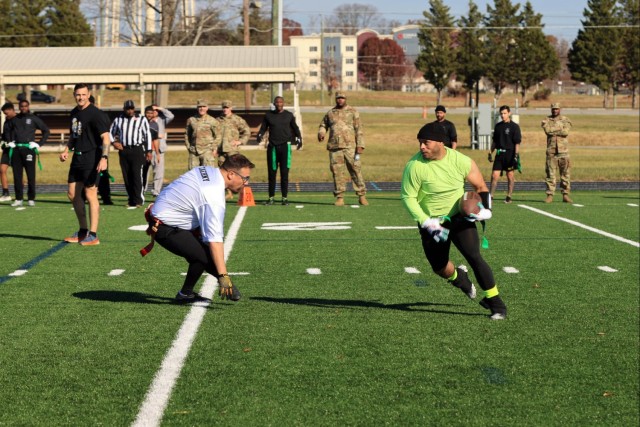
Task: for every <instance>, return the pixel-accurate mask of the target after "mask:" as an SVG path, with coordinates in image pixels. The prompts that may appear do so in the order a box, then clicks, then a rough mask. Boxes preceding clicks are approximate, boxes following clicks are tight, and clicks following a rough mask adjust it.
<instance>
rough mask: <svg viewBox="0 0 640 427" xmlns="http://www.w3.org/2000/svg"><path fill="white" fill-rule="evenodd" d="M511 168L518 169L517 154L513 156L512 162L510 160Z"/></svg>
mask: <svg viewBox="0 0 640 427" xmlns="http://www.w3.org/2000/svg"><path fill="white" fill-rule="evenodd" d="M511 167H513V168H514V169H517V168H518V153H516V154H514V155H513V160H511Z"/></svg>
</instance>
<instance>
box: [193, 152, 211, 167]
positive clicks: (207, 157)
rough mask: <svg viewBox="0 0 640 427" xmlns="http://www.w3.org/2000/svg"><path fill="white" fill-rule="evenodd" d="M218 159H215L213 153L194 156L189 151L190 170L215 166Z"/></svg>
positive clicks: (201, 153)
mask: <svg viewBox="0 0 640 427" xmlns="http://www.w3.org/2000/svg"><path fill="white" fill-rule="evenodd" d="M215 165H216V158H215V157H213V151H210V150H207V151H203V152H200V154H193V153H192V152H191V151H189V170H191V169H193V168H195V167H198V166H215Z"/></svg>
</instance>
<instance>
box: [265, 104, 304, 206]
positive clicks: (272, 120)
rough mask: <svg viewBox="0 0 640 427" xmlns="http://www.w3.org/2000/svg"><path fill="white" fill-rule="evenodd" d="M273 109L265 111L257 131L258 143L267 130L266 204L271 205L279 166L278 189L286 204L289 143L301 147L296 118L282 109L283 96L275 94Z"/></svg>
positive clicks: (283, 202)
mask: <svg viewBox="0 0 640 427" xmlns="http://www.w3.org/2000/svg"><path fill="white" fill-rule="evenodd" d="M273 105H275V107H276V108H275V110H273V111H267V114H265V116H264V119H263V120H262V125H261V126H260V130H259V131H258V138H257V139H258V143H260V142H261V141H262V138H263V136H264V134H265V132H267V131H268V132H269V143H268V145H267V169H268V176H269V199H268V200H267V201H266V202H265V204H266V205H273V198H274V197H275V194H276V174H277V172H278V166H280V191H281V193H282V204H283V205H288V204H289V201H288V199H287V196H288V193H289V169H290V168H291V144H292V143H294V142H295V144H296V147H297V149H298V150H299V149H301V148H302V135H301V134H300V128H299V127H298V125H297V124H296V118H295V116H294V115H293V113H291V112H290V111H287V110H285V109H284V98H283V97H281V96H276V97H275V98H274V100H273Z"/></svg>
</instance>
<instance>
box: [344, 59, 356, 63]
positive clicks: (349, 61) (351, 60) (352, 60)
mask: <svg viewBox="0 0 640 427" xmlns="http://www.w3.org/2000/svg"><path fill="white" fill-rule="evenodd" d="M345 62H346V63H347V64H353V63H354V62H355V61H354V59H353V58H347V59H346V60H345Z"/></svg>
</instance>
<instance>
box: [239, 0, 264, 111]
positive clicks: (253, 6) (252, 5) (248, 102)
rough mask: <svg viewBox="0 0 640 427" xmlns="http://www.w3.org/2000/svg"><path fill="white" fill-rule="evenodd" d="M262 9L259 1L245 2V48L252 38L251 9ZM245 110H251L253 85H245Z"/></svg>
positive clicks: (243, 13) (243, 19) (243, 8)
mask: <svg viewBox="0 0 640 427" xmlns="http://www.w3.org/2000/svg"><path fill="white" fill-rule="evenodd" d="M260 7H262V2H259V1H252V2H249V0H243V3H242V21H243V23H244V31H243V35H244V45H245V46H249V45H250V44H251V38H250V33H249V29H250V25H251V23H250V22H249V9H259V8H260ZM244 109H245V110H249V109H251V83H245V84H244Z"/></svg>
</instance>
